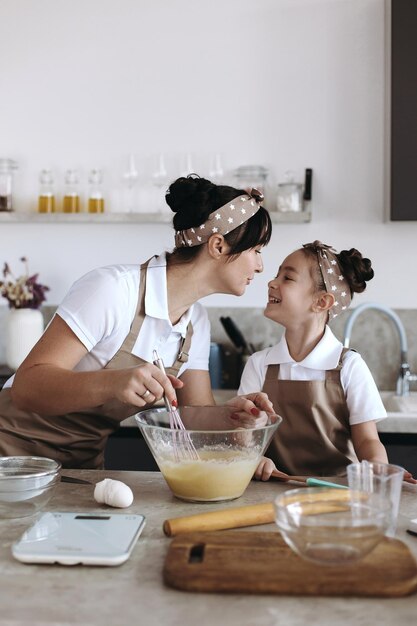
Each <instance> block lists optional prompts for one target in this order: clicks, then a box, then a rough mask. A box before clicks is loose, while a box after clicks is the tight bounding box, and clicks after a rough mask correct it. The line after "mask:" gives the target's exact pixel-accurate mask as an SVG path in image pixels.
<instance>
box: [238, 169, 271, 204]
mask: <svg viewBox="0 0 417 626" xmlns="http://www.w3.org/2000/svg"><path fill="white" fill-rule="evenodd" d="M268 175H269V170H268V168H266V167H264V166H263V165H242V166H241V167H238V168H236V169H235V170H234V172H233V177H234V179H235V185H236V187H237V188H238V189H247V190H249V189H251V188H252V187H255V188H256V189H258V190H259V191H261V192H262V193H263V194H264V196H265V195H266V192H267V186H268Z"/></svg>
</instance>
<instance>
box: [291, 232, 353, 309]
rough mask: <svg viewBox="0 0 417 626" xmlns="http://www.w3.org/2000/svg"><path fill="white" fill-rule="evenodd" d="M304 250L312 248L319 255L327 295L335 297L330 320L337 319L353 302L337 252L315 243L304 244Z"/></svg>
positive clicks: (319, 242)
mask: <svg viewBox="0 0 417 626" xmlns="http://www.w3.org/2000/svg"><path fill="white" fill-rule="evenodd" d="M303 248H312V249H313V250H314V251H315V252H316V254H317V261H318V264H319V268H320V273H321V275H322V278H323V282H324V284H325V286H326V291H327V293H331V294H333V295H334V298H335V301H334V304H333V306H332V308H331V309H329V320H331V319H333V318H335V317H337V316H338V315H339V313H342V312H343V311H345V310H346V309H347V308H348V307H349V305H350V303H351V301H352V297H351V295H350V287H349V284H348V282H347V280H346V278H345V277H344V276H343V274H342V270H341V268H340V265H339V263H338V261H337V257H336V254H337V252H336V250H334V249H333V248H332V247H331V246H326V244H324V243H321V241H314V242H313V243H305V244H303Z"/></svg>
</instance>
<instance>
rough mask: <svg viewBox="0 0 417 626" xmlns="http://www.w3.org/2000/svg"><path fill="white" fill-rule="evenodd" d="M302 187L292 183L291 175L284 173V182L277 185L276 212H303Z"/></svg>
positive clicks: (292, 177) (290, 173) (299, 184)
mask: <svg viewBox="0 0 417 626" xmlns="http://www.w3.org/2000/svg"><path fill="white" fill-rule="evenodd" d="M303 191H304V188H303V185H302V184H301V183H296V182H294V176H293V173H292V172H290V171H288V172H286V173H285V181H284V182H283V183H279V185H278V192H277V211H279V212H280V213H297V212H299V211H302V210H303Z"/></svg>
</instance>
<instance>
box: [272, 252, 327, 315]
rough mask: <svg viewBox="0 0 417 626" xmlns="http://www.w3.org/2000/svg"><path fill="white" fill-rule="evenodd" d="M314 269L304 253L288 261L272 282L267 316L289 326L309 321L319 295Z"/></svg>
mask: <svg viewBox="0 0 417 626" xmlns="http://www.w3.org/2000/svg"><path fill="white" fill-rule="evenodd" d="M311 270H312V266H311V262H310V260H309V259H308V258H307V257H306V255H305V254H304V253H303V252H301V251H300V250H296V252H293V253H292V254H290V255H289V256H287V258H286V259H284V261H283V262H282V265H281V266H280V268H279V270H278V274H277V275H276V277H275V278H273V279H272V280H271V281H269V283H268V304H267V305H266V309H265V311H264V315H265V317H269V318H270V319H272V320H274V321H275V322H278V323H280V324H282V325H283V326H286V327H287V326H288V325H289V324H302V323H303V322H305V321H307V320H308V319H309V317H310V316H311V314H312V305H313V302H314V300H315V295H316V294H317V289H316V285H315V283H314V280H313V278H312V274H311Z"/></svg>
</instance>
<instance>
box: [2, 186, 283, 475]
mask: <svg viewBox="0 0 417 626" xmlns="http://www.w3.org/2000/svg"><path fill="white" fill-rule="evenodd" d="M262 199H263V198H262V196H261V195H260V194H259V193H258V192H256V190H252V192H251V195H249V194H248V193H246V192H245V191H244V190H240V189H234V188H233V187H228V186H219V185H214V184H213V183H211V182H210V181H208V180H205V179H203V178H199V177H196V176H189V177H187V178H179V179H178V180H176V181H175V182H174V183H173V184H172V185H171V186H170V188H169V190H168V192H167V196H166V200H167V203H168V204H169V206H170V208H171V209H172V211H174V213H175V216H174V228H175V231H176V234H175V249H174V251H173V252H172V253H171V254H161V255H160V256H157V257H153V258H152V259H150V260H148V261H147V262H146V263H144V264H143V265H141V266H137V265H115V266H109V267H105V268H100V269H97V270H93V271H92V272H89V273H88V274H86V275H85V276H84V277H82V278H81V279H80V280H79V281H77V282H76V283H75V284H74V285H73V286H72V288H71V289H70V291H69V293H68V294H67V296H66V297H65V298H64V301H63V302H62V303H61V305H60V306H59V307H58V310H57V312H56V314H55V317H54V318H53V320H52V322H51V324H50V325H49V326H48V328H47V330H46V331H45V333H44V334H43V336H42V337H41V339H40V340H39V342H38V343H37V344H36V346H35V347H34V348H33V350H32V351H31V353H30V354H29V355H28V357H27V358H26V360H25V361H24V362H23V363H22V365H21V366H20V368H19V369H18V371H17V373H16V375H15V377H14V379H11V380H10V381H8V382H7V383H6V385H5V388H4V389H3V390H2V391H1V392H0V453H1V454H4V455H15V454H16V455H18V454H30V455H39V456H47V457H52V458H55V459H57V460H58V461H60V462H61V463H62V465H63V467H79V468H101V467H103V462H104V448H105V445H106V441H107V437H108V436H109V434H111V433H112V432H113V431H115V430H116V429H117V428H118V427H119V425H120V422H121V421H122V420H123V419H125V418H126V417H127V416H128V415H132V414H134V413H135V412H137V411H138V410H139V409H143V408H144V407H147V406H151V405H152V404H154V403H155V402H156V401H157V400H160V399H161V398H162V397H163V395H164V394H165V395H166V396H167V398H168V400H170V402H171V403H172V404H173V405H174V406H177V404H180V405H185V404H187V405H203V404H214V399H213V394H212V391H211V385H210V378H209V373H208V356H209V349H210V328H209V322H208V318H207V314H206V312H205V310H204V308H203V307H202V306H201V305H200V304H199V303H198V302H197V301H198V300H199V299H200V298H202V297H205V296H208V295H209V294H212V293H227V294H233V295H242V294H243V293H244V292H245V289H246V287H247V285H248V284H249V283H250V281H251V280H252V279H253V278H254V275H255V274H256V273H258V272H261V271H262V270H263V264H262V259H261V250H262V248H263V246H265V245H266V244H267V243H268V242H269V240H270V237H271V220H270V217H269V214H268V212H267V211H266V210H265V209H264V208H263V207H261V206H260V202H261V200H262ZM154 349H156V350H157V351H158V353H159V356H160V357H162V359H163V361H164V362H165V365H166V366H167V365H171V364H172V365H171V367H167V368H166V369H167V374H168V376H167V375H164V374H163V373H162V372H161V371H160V369H158V368H157V367H156V366H155V365H154V364H153V363H152V361H153V357H152V353H153V350H154ZM231 403H232V405H233V406H234V407H235V408H236V411H237V412H243V413H244V414H245V415H247V414H252V415H254V416H256V415H258V413H259V409H261V410H264V411H267V412H271V413H272V412H273V411H272V405H271V403H270V402H269V401H268V399H267V397H266V395H265V394H262V393H254V394H249V395H248V396H246V397H240V398H236V399H234V400H232V401H231Z"/></svg>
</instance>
